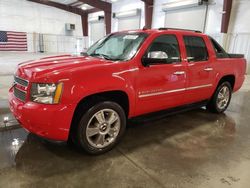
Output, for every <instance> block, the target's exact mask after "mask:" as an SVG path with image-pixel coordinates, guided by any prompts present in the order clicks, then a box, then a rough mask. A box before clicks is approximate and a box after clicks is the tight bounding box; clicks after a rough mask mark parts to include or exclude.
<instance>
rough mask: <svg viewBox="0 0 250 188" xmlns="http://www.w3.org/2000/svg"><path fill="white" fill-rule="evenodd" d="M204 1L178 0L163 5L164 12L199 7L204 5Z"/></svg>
mask: <svg viewBox="0 0 250 188" xmlns="http://www.w3.org/2000/svg"><path fill="white" fill-rule="evenodd" d="M203 2H204V0H178V1H173V2H169V3H165V4H163V5H162V10H163V11H169V10H178V9H182V8H190V7H197V6H199V5H203Z"/></svg>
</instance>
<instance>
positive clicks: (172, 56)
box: [146, 35, 181, 63]
mask: <svg viewBox="0 0 250 188" xmlns="http://www.w3.org/2000/svg"><path fill="white" fill-rule="evenodd" d="M146 57H147V58H153V59H161V60H166V61H165V63H177V62H180V61H181V57H180V50H179V44H178V41H177V38H176V36H175V35H161V36H159V37H157V38H156V39H155V40H154V41H153V42H152V44H151V45H150V47H149V49H148V51H147V54H146ZM161 62H162V63H163V62H164V61H161Z"/></svg>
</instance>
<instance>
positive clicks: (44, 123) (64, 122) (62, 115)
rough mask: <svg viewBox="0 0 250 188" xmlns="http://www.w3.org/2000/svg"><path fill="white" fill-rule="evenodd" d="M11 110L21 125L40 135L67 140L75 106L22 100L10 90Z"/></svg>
mask: <svg viewBox="0 0 250 188" xmlns="http://www.w3.org/2000/svg"><path fill="white" fill-rule="evenodd" d="M9 105H10V110H11V112H12V113H13V114H14V116H15V117H16V119H17V120H18V121H19V122H20V124H21V126H22V127H23V128H25V129H26V130H28V131H29V132H31V133H34V134H36V135H38V136H41V137H44V138H47V139H51V140H57V141H67V140H68V135H69V130H70V125H71V120H72V118H73V114H74V109H75V106H73V105H63V104H56V105H47V104H38V103H34V102H31V101H29V102H22V101H20V100H19V99H17V98H16V97H15V96H14V94H13V88H11V89H10V90H9Z"/></svg>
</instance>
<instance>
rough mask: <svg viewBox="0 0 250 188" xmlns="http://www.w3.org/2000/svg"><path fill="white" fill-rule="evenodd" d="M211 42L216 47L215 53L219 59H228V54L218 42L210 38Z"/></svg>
mask: <svg viewBox="0 0 250 188" xmlns="http://www.w3.org/2000/svg"><path fill="white" fill-rule="evenodd" d="M210 40H211V42H212V45H213V47H214V51H215V54H216V57H217V58H228V54H227V53H226V52H225V50H224V49H223V48H222V47H221V46H220V45H219V43H218V42H216V40H214V39H213V38H211V37H210Z"/></svg>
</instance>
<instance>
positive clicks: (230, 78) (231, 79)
mask: <svg viewBox="0 0 250 188" xmlns="http://www.w3.org/2000/svg"><path fill="white" fill-rule="evenodd" d="M226 81H227V82H229V83H230V84H231V87H232V90H234V86H235V75H234V74H228V75H225V76H223V77H221V78H220V80H219V81H218V83H217V87H218V86H219V85H220V84H222V83H223V82H226ZM217 87H216V88H217Z"/></svg>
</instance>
